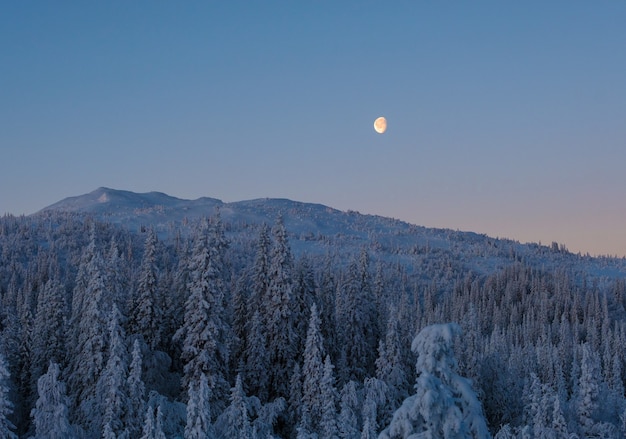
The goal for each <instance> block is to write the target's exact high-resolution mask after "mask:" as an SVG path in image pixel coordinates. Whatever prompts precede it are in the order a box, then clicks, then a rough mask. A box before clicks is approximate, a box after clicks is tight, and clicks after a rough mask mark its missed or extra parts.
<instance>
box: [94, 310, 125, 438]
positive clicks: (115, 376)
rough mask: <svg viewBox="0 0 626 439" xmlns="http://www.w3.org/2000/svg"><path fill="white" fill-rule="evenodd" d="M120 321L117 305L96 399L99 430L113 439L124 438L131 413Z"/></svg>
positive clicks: (110, 322) (112, 317) (123, 339)
mask: <svg viewBox="0 0 626 439" xmlns="http://www.w3.org/2000/svg"><path fill="white" fill-rule="evenodd" d="M120 317H121V315H120V313H119V310H118V309H117V305H115V304H113V309H112V310H111V317H110V319H109V357H108V360H107V364H106V367H105V368H104V371H103V372H102V375H101V376H100V379H99V381H98V385H97V387H98V395H99V397H101V398H102V401H101V410H102V413H103V418H102V422H103V427H104V428H105V429H106V430H107V431H109V432H110V434H111V435H112V437H116V438H117V437H127V436H128V434H129V430H128V428H127V421H128V419H127V415H128V414H129V412H130V411H131V402H130V396H129V393H128V387H127V382H126V380H127V376H128V363H127V356H128V352H127V349H126V345H125V334H124V332H123V331H124V330H123V329H122V327H121V325H120V324H119V320H120Z"/></svg>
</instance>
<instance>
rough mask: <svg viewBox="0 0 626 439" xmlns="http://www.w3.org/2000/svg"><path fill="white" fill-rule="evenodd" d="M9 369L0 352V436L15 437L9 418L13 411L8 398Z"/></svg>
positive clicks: (7, 438)
mask: <svg viewBox="0 0 626 439" xmlns="http://www.w3.org/2000/svg"><path fill="white" fill-rule="evenodd" d="M9 378H10V374H9V370H8V369H7V364H6V361H5V359H4V356H3V355H2V354H1V353H0V437H2V438H6V439H17V435H16V434H15V433H14V430H15V426H14V425H13V423H12V422H11V421H10V420H9V417H10V416H11V414H12V413H13V403H12V402H11V401H10V400H9Z"/></svg>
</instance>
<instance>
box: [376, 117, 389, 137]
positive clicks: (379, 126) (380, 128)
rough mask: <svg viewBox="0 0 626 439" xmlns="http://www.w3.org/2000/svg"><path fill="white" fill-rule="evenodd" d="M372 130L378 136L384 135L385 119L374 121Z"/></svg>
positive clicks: (385, 128) (380, 118)
mask: <svg viewBox="0 0 626 439" xmlns="http://www.w3.org/2000/svg"><path fill="white" fill-rule="evenodd" d="M374 130H376V132H377V133H378V134H382V133H384V132H385V131H386V130H387V119H385V118H384V117H382V116H381V117H379V118H378V119H376V120H375V121H374Z"/></svg>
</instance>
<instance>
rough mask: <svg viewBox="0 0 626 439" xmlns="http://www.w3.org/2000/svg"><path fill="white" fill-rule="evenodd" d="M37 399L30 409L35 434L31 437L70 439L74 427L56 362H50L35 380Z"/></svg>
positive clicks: (35, 438) (37, 438)
mask: <svg viewBox="0 0 626 439" xmlns="http://www.w3.org/2000/svg"><path fill="white" fill-rule="evenodd" d="M37 391H38V395H39V397H38V399H37V403H36V404H35V407H34V408H33V410H32V411H31V417H32V418H33V425H34V427H35V436H34V437H33V439H72V438H74V437H76V436H75V433H74V429H73V428H72V426H71V425H70V421H69V413H68V406H69V399H68V398H67V395H66V393H65V383H63V381H61V378H60V369H59V365H58V364H57V363H52V362H51V363H50V366H49V367H48V372H47V373H46V374H44V375H42V376H41V377H40V378H39V380H38V381H37Z"/></svg>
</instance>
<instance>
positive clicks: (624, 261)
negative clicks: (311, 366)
mask: <svg viewBox="0 0 626 439" xmlns="http://www.w3.org/2000/svg"><path fill="white" fill-rule="evenodd" d="M48 212H70V213H75V214H81V215H88V216H93V217H95V218H96V219H98V220H101V221H105V222H110V223H114V224H118V225H121V226H124V227H126V228H128V229H130V230H133V231H141V230H143V229H144V228H145V227H146V226H149V227H153V228H154V229H155V230H156V231H157V233H159V235H160V236H161V237H163V238H165V239H167V238H168V237H169V236H170V234H171V233H172V231H173V230H177V225H180V224H184V223H187V222H189V221H194V220H199V219H200V218H205V217H211V216H214V215H215V214H217V213H218V212H219V214H220V216H221V218H222V219H223V221H224V222H225V223H228V224H229V233H230V234H231V235H232V236H242V235H243V234H249V233H250V231H251V229H250V228H251V227H252V228H254V227H258V226H259V225H260V224H263V223H265V224H270V225H271V224H273V223H274V222H275V221H276V219H277V218H278V217H281V218H282V220H283V222H284V224H285V227H286V229H287V231H288V232H289V233H290V235H291V238H290V239H291V244H292V246H293V247H294V251H296V252H297V253H313V254H318V255H321V254H324V253H328V252H329V251H340V252H345V253H346V254H355V253H357V252H358V251H360V249H362V248H364V247H366V248H370V249H372V250H373V251H375V252H378V253H379V254H381V255H384V257H385V258H386V259H388V260H394V261H398V263H400V264H402V265H406V266H411V265H414V264H415V263H416V261H419V260H420V258H423V259H427V258H430V257H432V256H433V255H434V254H436V253H437V252H439V253H442V254H444V253H445V254H446V256H445V258H444V259H447V260H454V261H456V262H455V264H456V263H458V264H459V265H462V266H463V267H464V269H468V270H470V271H474V272H482V273H489V272H492V271H493V270H495V269H498V268H502V267H504V266H507V265H509V264H510V263H512V262H521V261H524V262H525V263H527V264H529V265H531V266H534V267H537V268H539V269H548V270H550V269H552V270H557V269H560V268H562V267H569V268H570V269H572V270H575V271H577V272H585V273H590V274H593V275H594V276H595V275H600V276H607V277H609V278H615V277H623V278H626V258H608V257H590V256H589V255H580V254H573V253H570V252H568V251H567V250H566V249H565V248H564V247H563V246H559V245H558V244H556V243H552V245H550V246H546V245H541V244H539V243H525V244H522V243H520V242H518V241H515V240H512V239H505V238H493V237H490V236H487V235H485V234H478V233H475V232H471V231H454V230H451V229H442V228H426V227H424V226H418V225H414V224H411V223H408V222H405V221H401V220H398V219H393V218H388V217H383V216H378V215H369V214H361V213H359V212H355V211H341V210H338V209H335V208H332V207H329V206H326V205H323V204H316V203H305V202H300V201H293V200H289V199H286V198H256V199H251V200H243V201H236V202H228V203H226V202H223V201H221V200H219V199H217V198H211V197H201V198H198V199H196V200H186V199H181V198H177V197H173V196H170V195H168V194H165V193H162V192H146V193H135V192H131V191H126V190H118V189H110V188H106V187H100V188H98V189H96V190H94V191H92V192H90V193H87V194H83V195H78V196H72V197H67V198H65V199H63V200H61V201H58V202H56V203H54V204H51V205H50V206H48V207H45V208H43V209H42V210H40V211H39V212H38V213H37V214H46V213H48ZM37 214H35V215H37ZM246 239H249V238H246ZM338 249H339V250H338ZM442 260H443V259H442ZM607 261H608V262H607Z"/></svg>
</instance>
